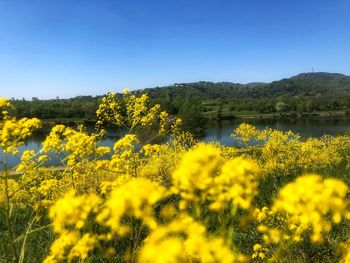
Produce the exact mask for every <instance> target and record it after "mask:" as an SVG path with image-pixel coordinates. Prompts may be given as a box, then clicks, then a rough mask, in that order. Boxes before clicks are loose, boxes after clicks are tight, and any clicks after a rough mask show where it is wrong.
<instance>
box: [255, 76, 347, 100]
mask: <svg viewBox="0 0 350 263" xmlns="http://www.w3.org/2000/svg"><path fill="white" fill-rule="evenodd" d="M248 93H249V96H250V97H252V98H265V97H278V96H282V95H294V96H297V95H306V96H315V95H317V94H328V93H332V95H334V94H335V93H339V94H344V93H345V94H347V95H350V76H346V75H342V74H337V73H325V72H317V73H302V74H299V75H297V76H294V77H291V78H286V79H282V80H279V81H274V82H271V83H269V84H267V85H262V86H257V87H254V88H251V89H249V91H248Z"/></svg>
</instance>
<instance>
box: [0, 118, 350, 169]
mask: <svg viewBox="0 0 350 263" xmlns="http://www.w3.org/2000/svg"><path fill="white" fill-rule="evenodd" d="M242 122H246V123H250V124H252V125H254V126H256V127H257V128H258V129H264V128H266V127H270V128H272V129H277V130H281V131H289V130H291V131H293V132H294V133H298V134H299V135H300V136H301V137H302V138H308V137H310V136H312V137H321V136H322V135H324V134H329V135H340V134H345V133H347V132H348V131H349V129H350V117H348V116H344V117H338V118H305V119H245V120H242V119H235V120H222V121H217V122H212V123H208V125H207V129H206V131H205V134H204V135H203V136H202V137H201V138H200V139H201V140H203V141H205V142H210V141H218V142H220V143H221V144H224V145H227V146H239V144H238V143H237V141H235V140H234V139H233V138H232V137H231V136H230V135H231V134H232V131H233V130H234V129H235V128H237V127H238V125H239V124H240V123H242ZM73 126H74V125H73ZM49 131H50V127H44V128H43V129H41V130H40V131H38V132H36V133H35V134H33V136H32V137H31V138H30V139H28V140H27V141H26V143H25V144H24V145H23V146H21V147H20V148H19V150H20V154H19V155H18V156H10V158H9V166H14V165H16V164H17V163H18V162H19V161H20V156H21V153H22V152H23V151H24V150H26V149H30V150H34V151H36V152H37V151H39V150H40V149H41V147H42V141H43V140H44V139H45V137H46V135H47V134H48V133H49ZM87 131H89V132H92V131H94V126H93V125H88V126H87ZM124 133H125V132H124V131H122V130H116V129H114V130H112V129H110V130H108V131H107V134H106V136H105V138H104V139H103V141H102V142H101V144H102V145H104V146H109V147H113V145H114V143H115V142H116V141H117V140H118V139H119V138H121V137H122V136H123V134H124ZM2 159H3V152H0V160H2ZM58 163H59V160H58V159H57V158H55V157H54V156H52V160H51V161H50V163H48V164H49V165H56V164H58Z"/></svg>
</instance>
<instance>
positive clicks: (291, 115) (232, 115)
mask: <svg viewBox="0 0 350 263" xmlns="http://www.w3.org/2000/svg"><path fill="white" fill-rule="evenodd" d="M347 115H349V113H348V112H346V111H320V112H303V113H295V112H286V113H246V112H226V113H225V114H222V115H221V116H213V115H209V114H204V116H205V117H207V118H208V119H209V120H234V119H302V118H329V117H341V116H347Z"/></svg>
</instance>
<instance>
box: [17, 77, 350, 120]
mask: <svg viewBox="0 0 350 263" xmlns="http://www.w3.org/2000/svg"><path fill="white" fill-rule="evenodd" d="M134 92H135V93H142V92H147V93H148V94H149V96H150V98H151V101H152V103H159V104H161V106H162V107H163V108H164V109H166V110H168V111H169V112H170V113H171V114H179V113H180V112H181V109H184V108H186V107H185V106H186V105H185V103H190V104H195V105H197V104H198V105H200V107H201V111H202V112H203V113H204V114H205V115H206V116H207V117H214V118H222V117H232V116H237V115H247V114H266V113H290V114H301V113H312V112H320V111H343V112H345V111H348V112H350V76H346V75H343V74H338V73H326V72H317V73H302V74H299V75H296V76H293V77H291V78H285V79H282V80H278V81H273V82H271V83H261V82H253V83H248V84H240V83H232V82H217V83H214V82H208V81H200V82H195V83H175V84H173V85H170V86H165V87H155V88H149V89H145V90H137V91H134ZM100 98H101V96H96V97H91V96H85V97H82V96H80V97H76V98H72V99H66V100H62V99H54V100H38V99H34V100H32V101H25V100H13V104H14V105H15V106H16V107H17V115H18V116H20V117H23V116H26V117H39V118H42V119H48V118H49V119H55V118H85V119H93V118H94V112H95V110H96V108H97V105H98V100H99V99H100ZM182 112H183V111H182Z"/></svg>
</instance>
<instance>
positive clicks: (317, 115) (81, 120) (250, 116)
mask: <svg viewBox="0 0 350 263" xmlns="http://www.w3.org/2000/svg"><path fill="white" fill-rule="evenodd" d="M203 116H204V117H205V118H207V119H208V121H215V120H217V121H220V120H234V119H242V120H244V119H300V118H329V117H331V118H333V117H343V116H349V113H348V112H347V111H323V112H305V113H293V112H291V113H250V114H247V113H245V112H243V113H237V112H236V113H235V114H231V113H228V114H227V115H224V116H221V117H217V116H214V115H210V114H203ZM173 117H179V118H181V115H175V116H173ZM41 121H42V123H43V124H44V125H49V126H50V125H56V124H67V125H70V124H79V123H81V124H84V123H85V124H86V123H91V124H94V123H96V121H97V119H88V118H59V119H42V120H41Z"/></svg>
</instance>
